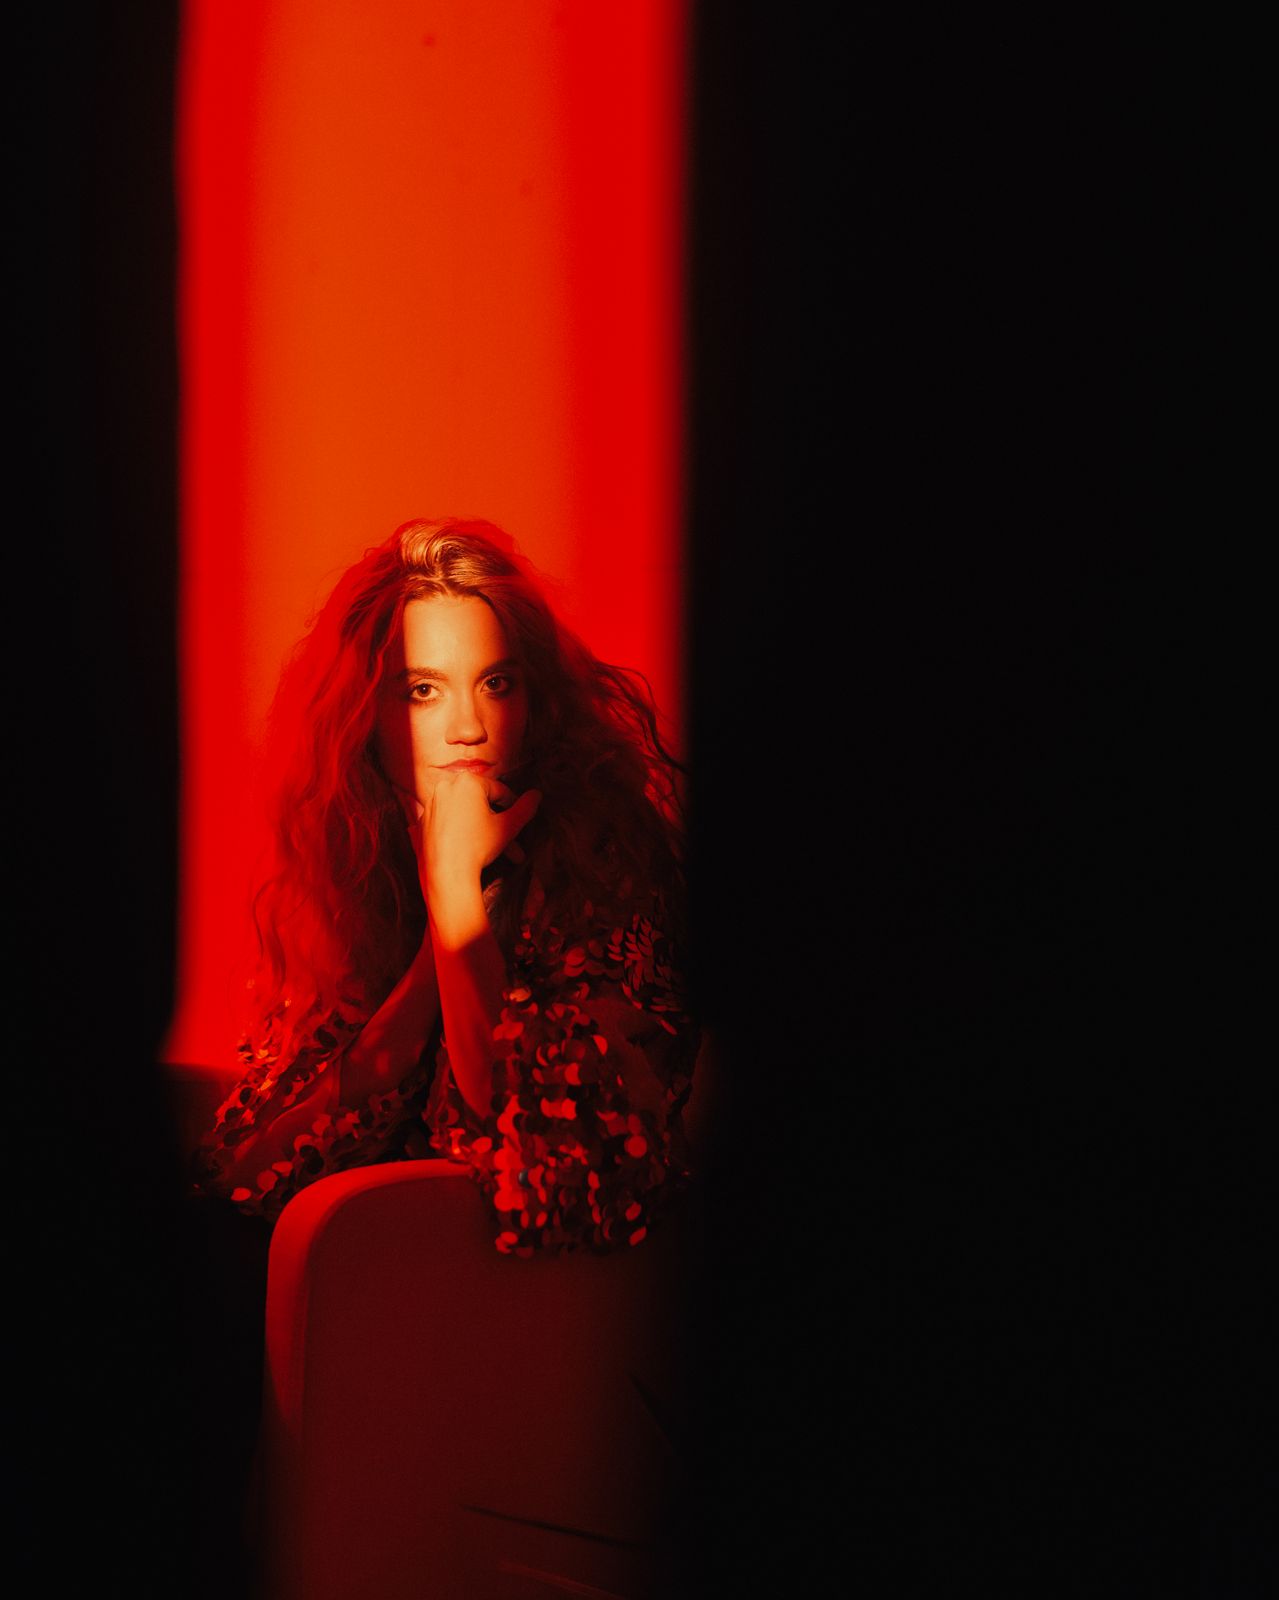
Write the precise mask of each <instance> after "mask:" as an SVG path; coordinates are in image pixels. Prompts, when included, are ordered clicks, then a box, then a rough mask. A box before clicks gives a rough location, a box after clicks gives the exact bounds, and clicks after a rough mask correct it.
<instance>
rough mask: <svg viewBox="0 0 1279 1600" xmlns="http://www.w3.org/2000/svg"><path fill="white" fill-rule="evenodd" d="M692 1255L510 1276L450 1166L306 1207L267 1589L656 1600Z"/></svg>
mask: <svg viewBox="0 0 1279 1600" xmlns="http://www.w3.org/2000/svg"><path fill="white" fill-rule="evenodd" d="M683 1238H684V1230H683V1229H682V1228H681V1227H680V1226H679V1224H678V1219H676V1218H667V1219H665V1220H664V1222H663V1224H662V1226H661V1227H659V1228H656V1229H654V1231H653V1232H652V1233H651V1234H650V1235H649V1237H648V1238H647V1239H646V1240H645V1241H644V1242H643V1244H642V1245H641V1246H640V1247H637V1248H636V1249H633V1250H629V1251H623V1252H618V1253H616V1254H612V1255H606V1256H594V1255H589V1254H586V1253H576V1254H572V1255H569V1256H566V1257H547V1258H533V1259H530V1260H520V1259H518V1258H512V1257H508V1256H504V1255H501V1254H499V1252H498V1251H497V1250H496V1249H495V1248H494V1245H493V1228H492V1225H491V1222H490V1219H489V1216H488V1213H487V1206H486V1203H485V1201H484V1199H483V1197H482V1196H481V1194H480V1192H479V1190H478V1189H477V1187H476V1186H475V1185H474V1183H473V1182H472V1180H471V1177H470V1174H469V1172H468V1170H467V1169H466V1168H464V1167H461V1166H457V1165H454V1164H453V1163H449V1162H443V1161H416V1162H396V1163H390V1164H387V1165H384V1166H377V1167H368V1168H359V1169H355V1170H353V1171H350V1172H345V1173H339V1174H335V1175H333V1176H330V1177H328V1178H324V1179H321V1180H320V1181H318V1182H317V1183H315V1184H313V1185H311V1186H310V1187H309V1188H307V1189H305V1190H303V1191H302V1192H301V1193H300V1194H299V1195H298V1196H296V1197H295V1199H293V1200H292V1201H291V1202H290V1203H289V1204H288V1205H287V1206H286V1207H285V1209H284V1211H283V1213H282V1214H281V1217H280V1221H279V1223H278V1224H277V1227H276V1231H275V1236H274V1239H273V1242H272V1247H271V1260H270V1273H269V1284H268V1292H267V1348H266V1378H265V1396H264V1431H263V1450H264V1462H265V1465H266V1481H267V1492H268V1506H269V1511H268V1516H269V1519H270V1523H271V1526H272V1528H273V1530H274V1540H273V1551H272V1553H271V1557H270V1559H271V1571H272V1574H273V1576H272V1583H273V1587H270V1588H269V1590H268V1592H269V1593H271V1594H272V1595H278V1596H279V1597H280V1600H301V1597H302V1596H305V1597H306V1600H349V1597H354V1596H357V1595H377V1596H378V1597H379V1600H401V1597H403V1600H409V1597H410V1596H412V1597H413V1600H422V1597H423V1596H432V1595H435V1596H452V1595H457V1596H459V1597H460V1596H475V1595H493V1596H498V1595H508V1594H509V1595H511V1596H517V1595H520V1594H524V1593H528V1594H530V1595H532V1594H533V1593H537V1594H540V1595H542V1596H545V1594H546V1592H547V1586H548V1583H549V1581H550V1579H551V1578H558V1579H559V1580H561V1587H562V1585H563V1583H564V1582H567V1583H569V1584H574V1583H576V1584H582V1583H585V1584H587V1585H594V1587H595V1589H596V1590H597V1591H598V1590H602V1591H604V1592H605V1593H610V1594H614V1595H616V1594H625V1595H626V1596H628V1597H631V1596H637V1595H640V1594H642V1593H645V1592H649V1590H650V1588H651V1587H652V1586H653V1585H654V1584H655V1583H656V1578H655V1577H654V1573H655V1572H656V1569H657V1566H660V1563H661V1560H662V1551H661V1536H662V1526H661V1518H662V1511H663V1509H664V1506H665V1503H666V1497H667V1496H668V1495H669V1491H670V1479H671V1471H672V1467H673V1463H674V1423H675V1419H676V1418H677V1417H678V1415H679V1413H680V1411H681V1410H682V1401H681V1388H682V1382H681V1363H680V1359H679V1344H680V1333H681V1327H680V1321H681V1318H680V1309H679V1307H680V1299H681V1295H680V1284H681V1281H682V1274H683V1272H684V1271H685V1270H686V1268H685V1262H684V1246H683V1243H682V1241H683ZM521 1574H523V1576H521ZM530 1574H541V1576H540V1577H531V1576H529V1575H530ZM550 1586H551V1587H552V1588H553V1587H554V1586H555V1585H554V1584H551V1585H550ZM577 1592H579V1593H580V1592H583V1591H581V1590H580V1589H579V1590H578V1591H577ZM588 1592H589V1591H588Z"/></svg>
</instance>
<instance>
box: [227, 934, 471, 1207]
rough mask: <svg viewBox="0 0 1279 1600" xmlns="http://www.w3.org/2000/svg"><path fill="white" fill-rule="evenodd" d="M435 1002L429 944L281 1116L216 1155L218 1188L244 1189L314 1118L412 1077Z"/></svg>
mask: <svg viewBox="0 0 1279 1600" xmlns="http://www.w3.org/2000/svg"><path fill="white" fill-rule="evenodd" d="M439 1014H440V996H439V987H438V985H437V983H436V977H435V961H434V956H433V953H432V951H431V942H430V939H429V938H427V939H424V940H423V942H422V948H421V949H420V950H419V951H418V954H417V955H416V956H415V957H414V959H413V962H412V964H411V965H410V966H409V968H408V970H407V971H406V972H405V974H404V976H403V977H402V978H401V979H400V981H399V983H398V984H397V985H396V986H395V988H394V989H393V990H392V991H391V993H390V994H389V995H388V996H387V998H386V999H385V1000H384V1001H383V1002H382V1005H381V1006H380V1007H379V1008H378V1010H377V1011H375V1012H374V1014H373V1015H372V1016H371V1017H370V1018H369V1020H368V1022H366V1023H365V1024H364V1027H363V1028H362V1029H361V1030H360V1033H359V1035H358V1037H357V1038H355V1039H354V1040H353V1041H352V1043H351V1044H350V1046H349V1047H348V1048H347V1049H346V1050H345V1051H344V1052H342V1054H341V1055H339V1056H338V1057H337V1058H336V1059H335V1060H332V1061H330V1062H329V1064H328V1068H327V1070H326V1071H324V1072H321V1073H320V1074H319V1075H318V1076H317V1077H316V1080H315V1082H314V1083H313V1084H311V1085H310V1087H309V1088H308V1089H307V1090H306V1091H305V1092H304V1093H303V1094H302V1095H300V1096H299V1098H298V1099H297V1101H296V1102H295V1103H294V1104H293V1105H291V1106H290V1107H289V1109H288V1110H287V1111H282V1112H280V1113H279V1114H278V1115H277V1116H274V1117H271V1118H270V1120H269V1121H265V1122H263V1123H261V1124H260V1125H259V1126H257V1127H255V1128H254V1130H253V1132H252V1134H251V1135H250V1136H249V1137H248V1138H247V1139H244V1140H242V1141H241V1142H240V1143H238V1144H236V1145H235V1146H233V1147H232V1148H230V1149H228V1148H227V1147H226V1146H225V1145H224V1146H222V1148H221V1150H220V1152H219V1156H218V1166H219V1170H220V1173H221V1185H222V1186H223V1187H229V1188H235V1187H238V1186H239V1185H241V1184H243V1185H246V1186H247V1187H249V1188H252V1187H253V1186H254V1184H255V1182H256V1180H257V1178H258V1176H259V1174H261V1173H263V1172H265V1171H266V1170H267V1169H268V1168H270V1167H271V1166H272V1165H273V1164H274V1163H275V1162H277V1161H287V1160H290V1159H292V1157H293V1154H294V1140H295V1139H296V1138H297V1137H298V1136H299V1134H308V1133H310V1132H311V1131H312V1130H313V1127H314V1124H315V1121H316V1119H317V1118H319V1117H322V1116H325V1115H326V1114H327V1115H329V1116H337V1115H338V1114H339V1113H340V1112H341V1111H342V1110H343V1109H344V1108H348V1109H354V1108H355V1107H358V1106H361V1105H363V1104H364V1102H365V1101H367V1100H368V1098H369V1096H370V1095H374V1094H388V1093H389V1092H390V1091H391V1090H393V1089H395V1088H397V1087H398V1085H399V1084H400V1082H401V1080H402V1079H403V1078H404V1077H405V1076H406V1075H407V1074H408V1073H409V1072H411V1071H412V1069H413V1067H414V1066H415V1065H416V1063H417V1061H418V1058H419V1057H420V1056H421V1054H422V1050H423V1048H424V1047H425V1045H426V1042H427V1040H428V1039H429V1038H430V1036H431V1033H432V1032H433V1031H434V1028H435V1024H436V1022H437V1021H438V1020H439Z"/></svg>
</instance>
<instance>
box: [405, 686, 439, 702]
mask: <svg viewBox="0 0 1279 1600" xmlns="http://www.w3.org/2000/svg"><path fill="white" fill-rule="evenodd" d="M434 693H435V685H434V684H433V683H415V684H414V685H413V686H412V687H411V688H410V690H409V699H410V700H429V699H430V698H431V696H432V695H433V694H434Z"/></svg>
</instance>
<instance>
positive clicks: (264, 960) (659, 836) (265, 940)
mask: <svg viewBox="0 0 1279 1600" xmlns="http://www.w3.org/2000/svg"><path fill="white" fill-rule="evenodd" d="M434 595H457V596H471V595H474V596H478V597H479V598H480V599H482V600H484V601H485V602H486V603H487V604H488V605H489V606H490V607H491V608H492V610H493V611H494V613H495V614H496V616H497V617H498V619H499V621H500V622H501V623H502V625H503V628H504V629H505V632H506V636H507V640H508V644H509V647H510V650H511V653H512V655H513V656H514V657H515V659H516V660H517V661H518V662H519V663H520V665H521V666H522V668H523V670H524V675H525V681H526V683H527V688H528V699H529V722H528V729H527V733H526V736H525V742H524V748H523V752H522V759H521V766H520V768H519V769H518V771H517V772H515V773H513V774H511V775H510V779H511V782H512V786H513V787H516V788H518V789H519V790H521V791H522V790H524V789H528V788H537V789H539V790H541V792H542V802H541V806H540V808H539V810H538V814H537V816H536V817H534V819H533V821H532V822H530V823H529V824H528V825H527V827H526V828H525V829H524V830H523V832H522V833H521V835H520V843H521V846H522V847H523V848H524V853H525V861H524V862H523V864H522V865H520V866H518V867H512V866H511V865H510V864H509V863H507V862H503V864H502V867H503V876H504V878H505V879H506V880H507V881H506V882H505V884H504V889H503V893H502V895H501V897H500V900H499V904H498V912H497V916H498V933H499V937H506V938H509V937H511V936H513V934H514V931H515V928H516V924H517V920H518V917H519V914H520V908H521V905H522V902H523V899H524V893H525V890H526V889H527V887H528V883H529V879H530V875H531V874H532V873H533V872H536V874H537V877H538V879H539V881H540V882H541V884H542V887H543V889H544V890H545V894H546V901H545V905H546V915H547V917H548V920H557V919H560V918H564V919H567V921H568V922H569V923H570V924H571V923H572V922H573V921H574V920H575V919H577V918H581V917H582V916H587V917H589V916H590V914H591V913H592V911H594V912H595V913H598V914H602V915H605V916H615V917H617V918H619V919H622V918H627V917H629V915H630V914H631V913H632V912H633V911H635V910H640V909H643V908H645V907H647V906H649V905H650V904H651V903H652V900H653V897H654V896H657V897H660V899H661V900H662V902H663V905H664V908H665V915H666V920H667V924H668V927H669V930H670V932H671V934H672V936H673V937H675V938H676V939H678V938H679V937H680V933H681V929H682V923H683V916H682V910H683V889H684V877H683V850H682V840H683V833H684V812H683V797H682V792H681V780H682V777H683V775H684V771H685V769H684V768H683V766H682V764H681V763H680V762H679V761H677V760H676V759H675V757H674V756H673V755H672V754H671V753H670V751H669V750H668V749H667V748H666V746H665V744H664V743H663V740H662V738H661V736H660V734H659V731H658V722H657V710H656V707H655V705H654V701H653V696H652V691H651V689H650V688H649V686H648V683H647V681H646V680H645V679H644V678H643V677H642V675H641V674H639V673H637V672H634V671H632V670H630V669H627V668H623V667H617V666H611V665H609V664H608V663H606V662H603V661H599V660H597V659H596V657H595V656H594V655H593V654H592V653H591V652H590V651H589V650H588V649H587V647H586V646H585V645H584V644H583V643H582V642H581V640H580V639H578V638H577V637H576V636H575V635H574V634H573V633H572V632H570V631H569V630H568V629H567V628H566V627H565V626H564V625H563V624H562V623H561V622H560V621H559V620H558V619H557V618H556V617H555V616H554V614H553V612H552V610H551V608H550V606H549V604H548V602H547V600H546V598H545V596H544V594H543V592H542V587H541V585H540V583H539V581H538V577H537V574H536V573H535V572H534V570H533V568H532V567H531V566H530V565H529V563H528V562H527V561H526V560H524V558H523V557H521V556H520V555H519V554H518V552H517V550H516V548H515V545H514V542H513V541H512V540H511V539H510V537H509V536H508V535H507V534H505V533H503V532H502V531H501V529H499V528H496V527H494V526H493V524H492V523H488V522H482V521H468V520H462V519H457V518H451V519H445V520H440V521H414V522H406V523H405V524H404V525H403V526H402V527H400V528H398V529H397V530H396V532H395V533H394V534H393V535H392V536H391V538H389V539H388V540H387V541H386V542H385V543H384V544H381V545H379V546H377V547H376V548H374V549H371V550H368V551H366V552H365V555H364V558H363V559H362V560H361V561H359V562H357V563H356V564H355V565H354V566H353V567H351V568H349V569H348V570H347V572H345V573H344V574H343V576H342V577H341V578H340V579H339V580H338V583H337V584H336V586H335V588H334V590H333V592H332V594H331V595H330V597H329V599H328V601H327V602H326V603H325V605H324V606H323V607H322V608H321V610H320V612H319V613H318V615H317V617H316V619H315V621H314V623H313V625H312V627H311V629H310V631H309V632H308V634H307V635H306V636H305V637H304V638H303V639H302V640H301V642H300V643H299V645H298V646H297V648H296V649H295V650H294V652H293V654H292V655H291V657H290V658H289V660H288V662H287V663H286V665H285V668H284V671H283V673H282V675H281V679H280V686H279V689H278V691H277V693H276V697H275V700H274V702H273V705H272V709H271V715H270V719H269V737H268V743H267V751H268V763H269V764H270V765H273V767H274V772H273V773H272V774H270V775H269V777H268V782H269V784H270V787H271V789H272V790H273V792H274V793H273V819H272V821H273V827H272V858H271V863H270V868H269V871H268V874H267V876H266V879H265V881H264V882H263V883H262V886H261V888H260V889H259V890H258V893H257V895H256V897H255V899H254V920H255V922H256V926H257V932H258V944H259V961H258V968H257V973H256V976H255V978H254V980H253V982H252V984H251V1010H252V1013H253V1015H252V1018H251V1021H250V1030H249V1031H250V1033H251V1034H253V1033H259V1032H260V1031H261V1030H262V1029H264V1027H265V1026H266V1025H267V1024H272V1025H273V1026H274V1027H275V1029H276V1030H277V1031H278V1032H279V1033H281V1034H282V1035H283V1036H284V1037H285V1038H287V1037H288V1036H290V1035H292V1034H293V1033H294V1032H295V1031H299V1030H301V1029H303V1028H304V1027H305V1026H306V1024H307V1023H308V1022H309V1021H312V1020H313V1019H316V1018H318V1017H322V1016H323V1015H325V1014H327V1013H328V1012H329V1011H331V1010H332V1008H333V1007H334V1006H335V1005H337V1004H338V1003H342V1004H344V1005H345V1006H346V1007H348V1008H351V1009H355V1010H357V1011H363V1012H365V1013H366V1014H371V1013H372V1012H373V1011H374V1010H376V1008H377V1007H378V1006H379V1005H380V1004H381V1002H382V1000H383V999H385V997H386V996H387V994H389V993H390V991H391V989H392V988H393V987H394V986H395V984H396V982H397V981H398V979H399V978H400V976H401V975H402V974H403V972H404V970H405V969H406V968H407V966H408V965H409V963H410V961H411V960H412V958H413V955H414V953H415V951H416V950H417V948H418V946H419V945H420V943H421V941H422V938H423V936H424V933H425V929H426V909H425V906H424V903H423V899H422V893H421V889H420V886H419V882H418V874H417V865H416V861H415V859H414V855H413V850H412V846H411V844H410V842H409V839H408V834H407V830H406V826H405V819H404V814H403V812H402V810H401V808H400V803H399V801H398V800H397V798H396V795H395V792H394V790H393V789H392V787H391V785H390V783H389V781H388V779H387V777H386V775H385V773H384V772H383V770H382V767H381V764H380V761H379V757H378V753H377V748H376V739H375V728H376V722H377V710H378V701H379V692H380V689H381V685H382V678H383V672H384V669H385V662H386V659H387V655H388V644H389V643H390V641H391V640H392V639H394V638H395V636H396V634H397V632H398V630H399V626H400V623H401V621H402V618H403V614H404V607H405V606H406V605H407V604H408V602H409V601H411V600H417V599H423V598H427V597H430V596H434ZM490 871H492V869H490Z"/></svg>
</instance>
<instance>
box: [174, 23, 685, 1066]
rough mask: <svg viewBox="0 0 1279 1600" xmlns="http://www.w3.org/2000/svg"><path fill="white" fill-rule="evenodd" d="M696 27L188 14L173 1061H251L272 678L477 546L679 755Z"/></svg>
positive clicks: (182, 141) (181, 178) (181, 157)
mask: <svg viewBox="0 0 1279 1600" xmlns="http://www.w3.org/2000/svg"><path fill="white" fill-rule="evenodd" d="M686 25H687V15H686V0H612V3H609V4H599V3H598V0H506V3H497V0H481V3H478V4H477V3H475V0H430V3H427V4H423V3H421V0H412V3H411V0H188V4H187V6H186V10H185V14H184V21H183V49H182V64H181V77H180V83H179V116H178V148H177V178H178V185H179V206H180V222H181V285H180V318H181V327H180V339H181V359H182V393H183V400H182V407H183V411H182V433H181V437H182V444H181V450H182V458H181V469H182V545H181V579H180V582H181V673H182V763H183V777H182V804H181V821H182V837H183V847H182V848H183V856H182V901H181V912H180V938H181V950H180V958H179V986H178V1005H177V1010H176V1014H175V1019H174V1024H173V1028H172V1030H171V1033H170V1037H169V1039H168V1041H167V1044H166V1049H165V1054H166V1056H167V1057H168V1058H169V1059H170V1060H181V1061H190V1062H205V1063H209V1064H211V1065H226V1064H228V1063H229V1062H230V1061H231V1060H232V1046H233V1044H234V1038H233V1033H234V1029H235V1026H236V1022H237V1019H238V1015H239V991H240V988H241V985H242V984H243V982H244V978H245V967H244V962H245V959H246V956H247V954H248V951H249V949H250V947H251V941H250V934H249V927H250V924H249V920H248V902H249V895H250V892H251V888H252V884H253V880H254V873H255V868H256V865H257V860H258V856H259V851H260V848H261V841H262V819H261V798H260V796H259V794H258V793H257V790H256V788H255V782H254V773H255V762H256V753H257V749H258V746H259V742H260V739H261V737H262V728H263V721H264V715H265V712H266V708H267V705H268V703H269V700H270V697H271V693H272V690H273V688H274V684H275V680H276V676H277V673H278V671H279V666H280V662H281V660H282V657H283V655H284V653H285V652H286V651H287V649H288V647H289V646H290V644H291V643H292V642H293V641H294V640H295V639H296V638H297V637H298V635H299V634H300V633H301V632H302V631H303V629H304V627H305V625H306V621H307V618H308V616H309V614H310V613H311V612H312V610H313V609H314V607H315V606H316V605H317V604H318V603H319V601H320V600H322V599H323V597H324V595H325V594H326V593H327V590H328V588H329V587H330V586H331V584H332V581H333V579H334V577H335V576H336V574H337V573H338V572H339V571H340V570H341V569H342V568H343V567H344V566H346V565H348V564H349V563H350V562H351V561H353V560H355V559H356V558H358V557H359V555H360V554H361V553H362V552H363V550H364V549H365V548H366V547H368V546H369V545H372V544H376V543H379V542H381V540H383V539H384V538H386V537H387V535H388V534H389V533H390V532H391V531H392V530H393V529H394V528H395V527H396V526H397V525H398V524H399V523H400V522H403V521H405V520H406V519H407V518H409V517H413V516H434V515H450V514H466V515H472V516H482V517H487V518H489V519H490V520H492V521H494V522H497V523H499V524H501V525H502V526H504V527H505V528H506V529H507V530H508V531H509V532H511V533H512V534H514V535H515V537H516V539H517V540H518V541H519V543H520V546H521V548H522V549H523V550H524V552H525V554H526V555H527V556H529V558H530V559H531V560H532V561H533V562H534V563H535V564H536V565H537V566H538V567H539V568H541V569H542V570H543V571H544V572H547V573H549V574H550V575H551V576H552V577H553V578H554V579H556V580H558V582H557V583H556V585H555V586H554V588H553V590H552V593H553V596H554V598H555V600H556V603H557V605H558V608H559V609H560V611H561V614H563V615H564V616H565V617H566V619H567V620H568V621H569V623H570V624H571V625H572V626H574V627H576V628H577V629H578V630H579V631H580V632H581V633H582V634H583V635H584V636H585V637H586V639H587V641H588V643H590V644H591V646H592V647H593V648H594V649H595V651H596V653H597V654H599V655H601V656H603V657H605V658H606V659H610V660H614V661H620V662H624V663H626V664H628V665H632V666H637V667H639V668H640V669H641V670H643V671H644V672H646V673H647V674H648V676H649V677H650V680H651V681H652V684H653V687H654V690H655V692H656V694H657V697H658V701H659V704H660V705H661V706H662V707H663V708H664V709H665V710H666V711H667V712H668V714H669V716H670V718H671V722H672V729H671V731H672V733H673V736H674V738H675V741H676V744H677V746H678V744H679V742H680V736H679V729H678V726H677V723H678V717H679V711H680V688H679V683H680V660H681V640H680V636H679V635H680V619H681V608H682V598H681V597H682V587H683V574H682V559H683V557H682V540H681V528H680V519H681V504H682V493H681V470H682V464H681V456H680V444H681V435H682V414H681V407H682V387H683V378H682V364H683V361H682V347H681V346H682V334H681V298H682V282H683V268H682V245H683V241H682V213H683V182H684V171H683V150H684V119H685V104H684V79H685V61H686V44H687V40H686Z"/></svg>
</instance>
